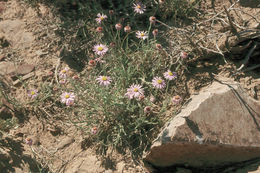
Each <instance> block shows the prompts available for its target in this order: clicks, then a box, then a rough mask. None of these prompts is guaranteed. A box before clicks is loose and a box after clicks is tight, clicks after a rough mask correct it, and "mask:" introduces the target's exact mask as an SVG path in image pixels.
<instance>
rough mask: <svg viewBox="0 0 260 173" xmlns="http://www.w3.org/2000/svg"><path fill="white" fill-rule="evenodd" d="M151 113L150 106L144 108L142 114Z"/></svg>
mask: <svg viewBox="0 0 260 173" xmlns="http://www.w3.org/2000/svg"><path fill="white" fill-rule="evenodd" d="M151 112H152V108H151V106H146V107H145V108H144V113H147V114H149V113H151Z"/></svg>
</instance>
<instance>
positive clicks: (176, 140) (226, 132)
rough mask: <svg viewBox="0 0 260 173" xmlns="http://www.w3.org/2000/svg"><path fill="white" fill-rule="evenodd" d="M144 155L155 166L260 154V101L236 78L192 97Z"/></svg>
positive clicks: (223, 160) (227, 161)
mask: <svg viewBox="0 0 260 173" xmlns="http://www.w3.org/2000/svg"><path fill="white" fill-rule="evenodd" d="M191 98H192V100H191V101H190V103H188V105H187V107H186V108H183V110H182V111H181V112H180V113H179V114H178V115H177V116H176V117H174V118H173V119H172V120H171V121H170V122H169V123H168V124H167V125H166V127H165V128H164V129H163V131H162V132H161V133H160V135H159V136H158V138H157V139H156V140H155V141H154V142H153V145H152V147H151V150H150V151H149V152H148V153H146V156H145V157H144V160H145V161H146V162H148V163H150V164H151V165H154V166H156V167H169V166H174V165H180V164H181V165H185V166H191V167H203V168H207V167H218V166H223V165H226V164H232V163H234V162H241V161H246V160H250V159H255V158H260V102H259V101H256V100H254V99H252V98H250V97H249V96H247V94H246V93H245V92H244V91H243V89H241V87H240V86H239V85H238V84H236V83H234V82H231V83H229V84H221V83H219V82H214V83H213V84H212V85H211V86H210V87H208V88H206V89H204V90H203V91H202V92H201V93H200V94H199V95H195V96H192V97H191Z"/></svg>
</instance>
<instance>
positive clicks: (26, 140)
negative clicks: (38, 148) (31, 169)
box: [25, 138, 33, 146]
mask: <svg viewBox="0 0 260 173" xmlns="http://www.w3.org/2000/svg"><path fill="white" fill-rule="evenodd" d="M25 143H26V144H27V145H29V146H31V145H32V143H33V141H32V139H31V138H26V139H25Z"/></svg>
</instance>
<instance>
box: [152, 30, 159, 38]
mask: <svg viewBox="0 0 260 173" xmlns="http://www.w3.org/2000/svg"><path fill="white" fill-rule="evenodd" d="M152 33H153V36H154V37H156V36H157V35H158V29H154V30H153V32H152Z"/></svg>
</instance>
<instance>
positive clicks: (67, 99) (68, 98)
mask: <svg viewBox="0 0 260 173" xmlns="http://www.w3.org/2000/svg"><path fill="white" fill-rule="evenodd" d="M60 97H61V103H65V104H66V105H67V106H71V105H73V104H74V101H75V94H74V93H68V92H64V93H62V94H61V96H60Z"/></svg>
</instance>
